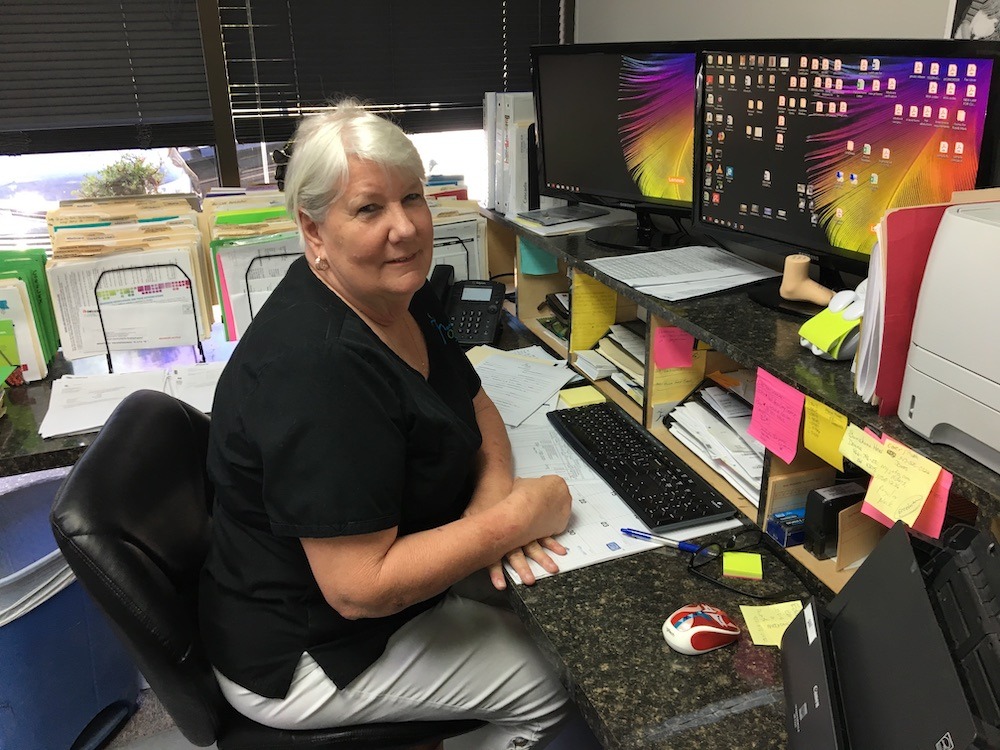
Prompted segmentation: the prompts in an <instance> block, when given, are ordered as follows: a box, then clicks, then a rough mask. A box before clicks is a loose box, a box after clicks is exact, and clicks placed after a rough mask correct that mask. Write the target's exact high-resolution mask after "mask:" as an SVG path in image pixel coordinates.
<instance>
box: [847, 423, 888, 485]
mask: <svg viewBox="0 0 1000 750" xmlns="http://www.w3.org/2000/svg"><path fill="white" fill-rule="evenodd" d="M840 452H841V454H843V456H844V458H846V459H847V460H848V461H852V462H854V463H855V464H857V465H858V466H860V467H861V468H862V469H864V470H865V471H867V472H868V473H869V474H872V475H874V474H875V472H876V471H877V470H878V466H879V462H880V461H881V460H882V443H880V442H879V441H878V438H875V437H873V436H872V435H870V434H869V433H867V432H865V431H864V430H862V429H861V428H860V427H858V426H857V425H853V424H849V425H847V431H846V432H844V438H843V440H841V441H840Z"/></svg>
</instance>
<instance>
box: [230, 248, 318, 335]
mask: <svg viewBox="0 0 1000 750" xmlns="http://www.w3.org/2000/svg"><path fill="white" fill-rule="evenodd" d="M300 255H302V253H301V252H296V253H276V254H274V255H257V256H255V257H253V258H251V259H250V263H248V264H247V270H246V273H244V274H243V286H244V288H245V289H246V290H247V309H248V310H249V311H250V320H253V319H254V311H253V297H252V296H251V294H250V271H252V270H253V267H254V264H256V263H257V262H258V261H261V260H263V259H264V258H269V259H270V258H297V257H299V256H300ZM261 265H263V264H261ZM231 296H232V295H230V297H231Z"/></svg>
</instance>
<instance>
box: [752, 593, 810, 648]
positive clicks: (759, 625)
mask: <svg viewBox="0 0 1000 750" xmlns="http://www.w3.org/2000/svg"><path fill="white" fill-rule="evenodd" d="M801 611H802V603H801V602H782V603H781V604H767V605H765V606H762V607H751V606H748V605H746V604H741V605H740V612H741V613H742V615H743V619H744V620H745V621H746V624H747V630H749V631H750V640H752V641H753V642H754V644H756V645H757V646H780V645H781V636H782V635H784V633H785V630H786V629H787V628H788V626H789V625H790V624H791V622H792V620H794V619H795V616H796V615H798V613H799V612H801Z"/></svg>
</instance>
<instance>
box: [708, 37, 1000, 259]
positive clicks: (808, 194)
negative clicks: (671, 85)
mask: <svg viewBox="0 0 1000 750" xmlns="http://www.w3.org/2000/svg"><path fill="white" fill-rule="evenodd" d="M997 55H998V51H997V50H996V48H995V47H994V46H993V44H992V43H989V42H986V43H982V42H959V41H947V40H875V39H852V40H808V39H807V40H795V41H789V40H783V41H782V40H766V41H729V42H723V43H720V44H716V45H714V46H712V47H708V46H706V47H705V49H704V51H703V53H702V55H701V56H700V58H699V66H700V71H699V73H700V88H699V97H698V98H699V103H698V104H699V109H698V113H697V115H696V116H697V117H698V120H699V127H698V145H697V151H698V153H697V156H696V163H697V166H696V172H697V174H698V175H699V176H698V183H699V184H698V190H697V199H696V202H695V205H696V214H697V217H696V220H697V224H698V226H699V228H702V229H705V230H706V231H708V232H709V233H710V234H713V233H719V237H720V238H724V237H730V238H731V239H734V240H737V241H741V242H745V243H747V244H750V245H756V246H759V247H766V248H770V249H775V250H777V251H779V252H782V253H784V254H786V255H787V254H789V253H791V252H803V251H805V252H807V253H811V254H814V255H816V257H817V260H818V261H819V263H820V266H821V268H824V267H825V268H831V269H834V270H844V271H847V272H852V273H856V274H859V275H862V276H863V275H866V274H867V262H868V259H869V257H870V254H871V251H872V248H873V247H874V245H875V242H876V233H875V227H876V226H877V225H878V224H879V222H880V221H881V219H882V216H883V215H884V214H885V212H886V211H888V210H889V209H892V208H896V207H900V206H908V205H920V204H927V203H942V202H948V201H950V200H951V195H952V192H953V191H955V190H970V189H973V188H976V187H983V186H987V185H991V184H996V182H995V180H996V147H997V135H998V132H1000V131H998V128H997V120H998V116H1000V106H997V105H996V103H997V102H998V101H1000V99H998V98H997V92H998V87H1000V69H998V68H997V65H996V61H997Z"/></svg>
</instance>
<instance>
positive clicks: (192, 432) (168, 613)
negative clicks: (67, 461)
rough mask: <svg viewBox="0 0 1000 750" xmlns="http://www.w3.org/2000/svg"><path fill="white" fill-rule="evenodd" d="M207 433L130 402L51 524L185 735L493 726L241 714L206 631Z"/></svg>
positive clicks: (249, 739)
mask: <svg viewBox="0 0 1000 750" xmlns="http://www.w3.org/2000/svg"><path fill="white" fill-rule="evenodd" d="M208 423H209V420H208V417H206V416H205V415H204V414H202V413H201V412H198V411H196V410H194V409H192V408H191V407H189V406H188V405H186V404H185V403H183V402H181V401H178V400H177V399H174V398H173V397H171V396H168V395H165V394H163V393H158V392H155V391H139V392H138V393H135V394H133V395H131V396H129V397H128V398H126V399H125V400H124V401H123V402H122V403H121V405H120V406H119V407H118V408H117V409H116V410H115V412H114V413H113V414H112V415H111V418H110V419H109V420H108V422H107V424H105V426H104V428H103V429H102V430H101V432H100V433H99V434H98V435H97V437H96V438H95V439H94V442H93V443H92V444H91V446H90V447H89V448H88V449H87V450H86V452H85V453H84V455H83V456H82V457H81V458H80V460H79V461H78V462H77V464H76V465H75V466H74V467H73V469H72V471H71V472H70V474H69V476H68V477H67V478H66V480H65V482H64V483H63V484H62V486H61V487H60V488H59V491H58V493H57V494H56V500H55V503H54V505H53V509H52V515H51V523H52V530H53V532H54V534H55V537H56V541H57V542H58V544H59V548H60V549H61V550H62V552H63V554H64V555H65V557H66V560H67V562H68V563H69V565H70V567H71V568H72V569H73V572H74V573H76V576H77V578H78V579H79V581H80V583H81V584H82V586H83V588H84V589H85V590H86V591H87V592H88V593H89V594H90V595H91V596H92V597H93V598H94V599H95V600H96V601H97V603H98V605H99V606H100V607H101V608H102V609H103V610H104V612H105V613H106V614H107V615H108V616H109V617H110V618H111V620H112V622H113V623H114V625H115V627H116V629H117V630H118V632H119V634H120V635H121V636H122V638H123V640H124V642H125V643H126V645H127V646H128V648H129V650H130V651H131V653H132V655H133V657H134V658H135V660H136V662H137V664H138V665H139V668H140V670H141V671H142V673H143V675H145V677H146V679H147V680H148V682H149V684H150V686H151V687H152V689H153V691H154V692H155V693H156V695H157V697H158V698H159V699H160V701H161V702H162V703H163V706H164V707H165V708H166V710H167V712H168V713H169V714H170V716H171V717H172V718H173V720H174V722H175V723H176V724H177V727H178V728H179V729H180V731H181V733H182V734H183V735H184V736H185V737H186V738H187V739H188V740H189V741H190V742H192V743H194V744H195V745H198V746H200V747H206V746H208V745H210V744H212V743H213V742H216V743H217V744H218V747H219V748H220V750H282V748H304V747H309V748H314V749H316V750H326V749H327V748H329V749H330V750H333V749H334V748H337V749H338V750H374V749H375V748H379V749H380V750H403V748H412V747H414V746H417V745H419V746H425V745H431V744H435V743H437V742H440V741H441V740H443V739H446V738H448V737H454V736H456V735H459V734H464V733H466V732H469V731H471V730H473V729H476V728H478V727H480V726H482V725H483V722H481V721H476V720H471V719H470V720H450V721H412V722H403V723H380V724H365V725H358V726H349V727H340V728H336V729H316V730H296V731H286V730H278V729H271V728H269V727H265V726H262V725H260V724H257V723H255V722H253V721H250V720H249V719H246V718H244V717H243V716H241V715H240V714H238V713H237V712H236V711H235V710H233V709H232V707H230V705H229V704H228V703H227V702H226V700H225V698H223V696H222V693H221V692H220V690H219V687H218V684H217V683H216V681H215V676H214V674H213V673H212V668H211V666H210V664H209V662H208V659H207V658H206V656H205V653H204V650H203V648H202V644H201V640H200V637H199V632H198V613H197V609H198V606H197V605H198V573H199V570H200V569H201V565H202V561H203V560H204V558H205V554H206V550H207V548H208V544H209V537H210V528H211V516H210V512H211V503H212V496H213V491H212V487H211V485H210V483H209V482H208V479H207V477H206V474H205V456H206V452H207V449H206V446H207V441H208ZM233 626H234V627H239V624H238V623H233Z"/></svg>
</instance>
